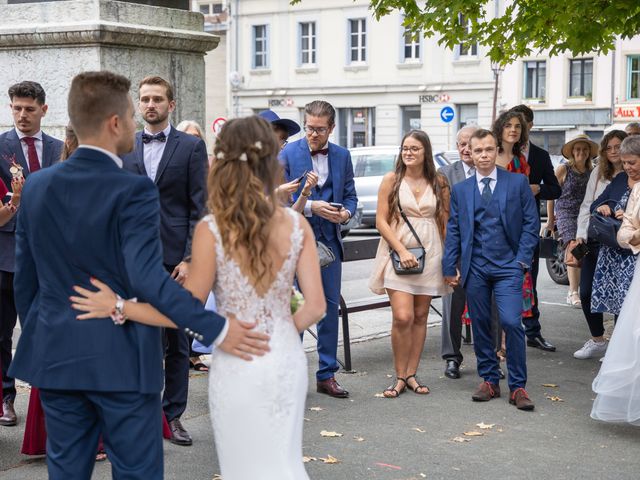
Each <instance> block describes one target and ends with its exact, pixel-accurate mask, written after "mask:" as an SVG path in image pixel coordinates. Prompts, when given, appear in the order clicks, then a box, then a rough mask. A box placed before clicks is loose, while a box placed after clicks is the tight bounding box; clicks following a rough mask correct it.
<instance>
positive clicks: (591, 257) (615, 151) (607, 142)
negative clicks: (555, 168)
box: [573, 130, 627, 360]
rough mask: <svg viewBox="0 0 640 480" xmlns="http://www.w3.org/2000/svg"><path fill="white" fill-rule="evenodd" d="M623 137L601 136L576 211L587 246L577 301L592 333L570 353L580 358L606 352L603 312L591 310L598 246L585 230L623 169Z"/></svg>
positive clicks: (613, 132) (578, 234)
mask: <svg viewBox="0 0 640 480" xmlns="http://www.w3.org/2000/svg"><path fill="white" fill-rule="evenodd" d="M625 138H627V134H626V133H625V132H623V131H622V130H611V131H610V132H609V133H607V134H606V135H605V136H604V137H603V138H602V141H601V142H600V153H599V157H598V160H597V165H596V168H594V169H593V170H592V171H591V175H590V176H589V183H587V190H586V191H585V194H584V200H582V204H581V205H580V213H579V214H578V229H577V231H576V240H577V241H578V242H579V243H585V244H586V245H587V254H586V255H585V256H584V257H582V265H581V268H580V302H581V305H582V313H583V314H584V318H585V320H586V321H587V325H588V326H589V331H590V333H591V338H590V339H589V340H587V341H586V342H585V344H584V345H583V346H582V348H580V350H578V351H576V352H575V353H574V354H573V356H574V357H575V358H577V359H580V360H585V359H587V358H592V357H601V356H602V355H604V354H605V352H606V351H607V342H606V340H605V339H604V336H603V335H604V323H603V316H602V313H600V312H592V311H591V293H592V290H593V275H594V273H595V270H596V263H597V261H598V252H599V250H600V245H599V244H598V243H597V242H596V241H594V240H593V239H589V238H587V229H588V228H589V218H590V217H591V212H590V209H591V204H593V201H594V200H595V199H596V198H598V197H599V196H600V195H601V194H602V192H603V191H604V189H605V188H606V187H607V185H609V184H610V183H611V181H612V180H613V179H614V178H615V177H616V176H617V175H618V174H619V173H620V172H622V160H621V158H620V145H621V144H622V141H623V140H624V139H625Z"/></svg>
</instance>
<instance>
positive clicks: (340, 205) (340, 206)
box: [329, 202, 344, 210]
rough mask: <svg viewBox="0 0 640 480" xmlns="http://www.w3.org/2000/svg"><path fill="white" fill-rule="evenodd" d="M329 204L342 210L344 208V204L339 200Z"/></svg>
mask: <svg viewBox="0 0 640 480" xmlns="http://www.w3.org/2000/svg"><path fill="white" fill-rule="evenodd" d="M329 205H331V206H332V207H333V208H337V209H338V210H342V209H343V208H344V205H342V204H341V203H337V202H330V203H329Z"/></svg>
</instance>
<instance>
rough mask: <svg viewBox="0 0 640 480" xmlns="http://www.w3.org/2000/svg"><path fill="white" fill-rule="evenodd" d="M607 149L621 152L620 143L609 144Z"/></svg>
mask: <svg viewBox="0 0 640 480" xmlns="http://www.w3.org/2000/svg"><path fill="white" fill-rule="evenodd" d="M605 151H607V152H619V151H620V145H609V146H608V147H607V148H606V149H605Z"/></svg>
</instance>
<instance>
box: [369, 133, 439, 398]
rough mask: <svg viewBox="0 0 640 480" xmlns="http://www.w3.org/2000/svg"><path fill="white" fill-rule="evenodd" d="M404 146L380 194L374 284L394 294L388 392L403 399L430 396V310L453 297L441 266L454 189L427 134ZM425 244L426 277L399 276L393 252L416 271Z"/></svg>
mask: <svg viewBox="0 0 640 480" xmlns="http://www.w3.org/2000/svg"><path fill="white" fill-rule="evenodd" d="M401 145H402V146H401V148H400V153H399V155H398V158H397V160H396V165H395V171H393V172H389V173H387V174H386V175H385V176H384V178H383V179H382V183H381V185H380V190H379V191H378V209H377V211H376V227H377V228H378V231H379V232H380V235H381V237H382V238H381V239H380V245H379V246H378V252H377V254H376V259H375V263H374V268H373V272H372V274H371V277H370V279H369V288H370V289H371V290H372V291H373V292H374V293H376V294H379V295H382V294H384V293H385V292H386V293H387V295H389V300H390V302H391V312H392V315H393V323H392V326H391V345H392V348H393V359H394V366H395V371H396V380H395V382H394V383H393V384H392V385H391V386H389V387H388V388H387V389H386V390H385V391H384V396H385V397H387V398H396V397H398V396H399V395H400V394H401V393H402V392H404V391H405V389H406V388H407V387H409V389H411V390H413V391H414V392H415V393H417V394H422V395H424V394H427V393H429V388H428V387H427V386H426V385H423V384H421V383H420V381H419V380H418V378H417V377H416V374H417V371H418V366H419V364H420V356H421V355H422V351H423V349H424V342H425V339H426V336H427V316H428V314H429V306H430V304H431V299H432V298H433V297H434V296H441V295H446V294H449V293H451V289H450V288H449V287H448V286H446V285H445V283H444V279H443V276H442V266H441V260H442V251H443V243H444V235H445V226H446V224H447V220H448V217H449V193H450V192H449V184H448V183H447V180H446V178H445V177H444V175H441V174H439V173H437V172H436V169H435V165H434V162H433V154H432V150H431V142H430V140H429V137H428V136H427V134H426V133H424V132H423V131H420V130H411V131H410V132H409V133H407V134H406V135H405V136H404V138H403V139H402V144H401ZM403 214H404V215H403ZM409 223H410V224H411V227H413V230H414V231H415V235H414V233H413V232H412V230H411V227H410V226H409ZM416 236H417V238H416ZM420 244H421V245H422V246H423V247H424V249H425V250H426V253H425V254H424V269H423V271H422V273H416V274H410V275H398V274H396V272H395V270H394V268H393V264H392V261H391V258H390V249H391V250H393V251H395V252H397V254H398V255H399V257H400V264H401V265H402V267H403V268H410V267H415V266H417V265H418V263H419V262H418V259H417V258H416V256H415V255H414V254H413V253H411V252H410V251H409V249H411V248H414V247H419V246H420Z"/></svg>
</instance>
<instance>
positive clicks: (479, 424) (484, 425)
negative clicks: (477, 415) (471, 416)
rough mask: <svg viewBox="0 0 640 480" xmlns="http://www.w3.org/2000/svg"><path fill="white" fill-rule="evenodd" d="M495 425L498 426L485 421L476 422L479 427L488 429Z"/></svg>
mask: <svg viewBox="0 0 640 480" xmlns="http://www.w3.org/2000/svg"><path fill="white" fill-rule="evenodd" d="M495 426H496V424H495V423H484V422H480V423H476V427H478V428H479V429H481V430H487V429H490V428H493V427H495Z"/></svg>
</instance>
